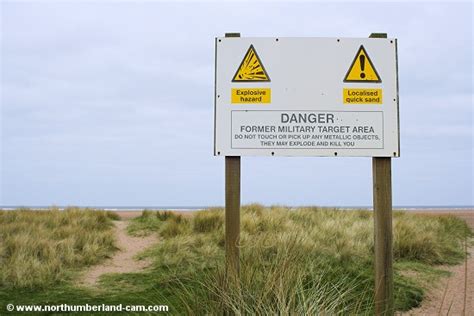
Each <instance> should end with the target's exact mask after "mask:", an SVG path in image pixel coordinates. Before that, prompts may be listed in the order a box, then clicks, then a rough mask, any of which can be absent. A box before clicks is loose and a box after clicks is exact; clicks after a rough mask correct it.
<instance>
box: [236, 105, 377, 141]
mask: <svg viewBox="0 0 474 316" xmlns="http://www.w3.org/2000/svg"><path fill="white" fill-rule="evenodd" d="M231 134H232V148H252V149H264V148H267V149H278V148H280V149H283V148H292V149H298V148H301V149H311V148H320V149H351V148H358V149H365V148H383V113H382V112H378V111H373V112H369V111H363V112H362V111H361V112H356V111H351V112H349V111H344V112H342V111H341V112H333V111H328V112H324V111H232V133H231Z"/></svg>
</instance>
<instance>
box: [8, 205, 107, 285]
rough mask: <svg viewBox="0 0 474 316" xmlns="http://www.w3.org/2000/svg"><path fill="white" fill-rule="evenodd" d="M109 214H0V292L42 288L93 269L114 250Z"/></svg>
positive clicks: (75, 211)
mask: <svg viewBox="0 0 474 316" xmlns="http://www.w3.org/2000/svg"><path fill="white" fill-rule="evenodd" d="M111 219H116V216H115V214H113V213H108V212H104V211H92V210H80V209H77V208H68V209H66V210H65V211H59V210H57V209H51V210H48V211H31V210H27V209H23V210H16V211H0V287H7V288H8V287H15V288H43V287H46V286H48V285H51V284H54V283H58V282H60V281H62V280H64V279H67V278H68V277H69V276H70V275H71V272H72V271H74V270H75V269H78V268H80V267H83V266H87V265H91V264H95V263H97V262H99V261H101V260H102V259H104V258H106V257H108V256H109V255H110V254H111V253H112V252H113V251H114V250H115V237H114V234H113V231H112V229H111V228H112V226H113V224H112V221H111Z"/></svg>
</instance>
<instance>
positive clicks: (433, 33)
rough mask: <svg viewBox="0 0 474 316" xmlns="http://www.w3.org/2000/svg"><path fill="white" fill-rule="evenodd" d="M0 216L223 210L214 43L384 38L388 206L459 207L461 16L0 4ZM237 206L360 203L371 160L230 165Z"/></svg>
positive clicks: (334, 8) (315, 8) (466, 132)
mask: <svg viewBox="0 0 474 316" xmlns="http://www.w3.org/2000/svg"><path fill="white" fill-rule="evenodd" d="M0 8H1V67H0V71H1V121H0V124H1V133H2V134H1V147H0V151H1V164H0V165H1V170H0V172H1V187H0V205H52V204H55V205H104V206H105V205H113V206H129V205H145V206H146V205H155V206H158V205H162V206H193V205H197V206H201V205H223V204H224V158H223V157H214V156H213V88H214V87H213V85H214V37H216V36H222V35H223V34H224V33H225V32H241V33H242V36H252V37H255V36H280V37H282V36H297V37H299V36H303V37H306V36H316V37H366V36H368V35H369V34H370V33H372V32H386V33H388V35H389V37H396V38H398V41H399V42H398V49H399V78H400V124H401V157H400V158H398V159H393V167H392V168H393V203H394V205H473V204H474V202H473V177H474V174H473V147H474V141H473V134H474V129H473V119H474V111H473V102H472V101H473V99H472V96H473V90H472V89H473V82H472V73H473V64H472V54H473V51H472V50H473V42H472V26H473V25H472V13H473V7H472V3H471V2H464V3H459V4H453V3H445V4H443V3H421V4H420V3H419V4H410V3H394V4H390V3H380V4H379V3H351V4H344V3H335V4H326V3H297V2H288V3H285V2H277V3H268V2H264V3H255V2H246V3H220V2H202V3H171V2H170V3H166V2H153V3H146V2H140V3H139V2H135V3H134V2H109V3H106V4H104V3H99V2H98V1H97V2H85V1H79V2H74V3H72V2H39V3H37V2H36V3H33V2H16V3H15V2H9V1H2V2H1V4H0ZM242 202H243V203H247V202H260V203H264V204H286V205H309V204H311V205H345V206H350V205H371V203H372V174H371V159H370V158H311V157H307V158H282V157H281V158H277V157H257V158H255V157H254V158H252V157H243V158H242Z"/></svg>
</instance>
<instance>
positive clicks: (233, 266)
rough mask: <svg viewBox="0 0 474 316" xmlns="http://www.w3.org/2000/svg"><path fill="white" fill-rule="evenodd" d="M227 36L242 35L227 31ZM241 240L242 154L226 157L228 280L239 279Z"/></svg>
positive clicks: (226, 254)
mask: <svg viewBox="0 0 474 316" xmlns="http://www.w3.org/2000/svg"><path fill="white" fill-rule="evenodd" d="M225 37H240V33H226V34H225ZM239 240H240V156H226V157H225V259H226V274H227V281H228V282H229V281H230V278H232V279H233V280H236V279H238V277H239V275H240V262H239V255H240V254H239Z"/></svg>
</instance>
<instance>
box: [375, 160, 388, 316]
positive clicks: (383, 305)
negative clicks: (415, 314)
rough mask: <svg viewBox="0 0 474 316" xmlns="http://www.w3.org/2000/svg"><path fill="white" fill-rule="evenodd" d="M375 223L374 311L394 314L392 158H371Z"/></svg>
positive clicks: (377, 313)
mask: <svg viewBox="0 0 474 316" xmlns="http://www.w3.org/2000/svg"><path fill="white" fill-rule="evenodd" d="M372 172H373V182H374V184H373V186H374V188H373V189H374V193H373V194H374V225H375V234H374V238H375V314H376V315H393V267H392V260H393V248H392V247H393V246H392V177H391V174H392V158H390V157H374V158H372Z"/></svg>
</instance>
